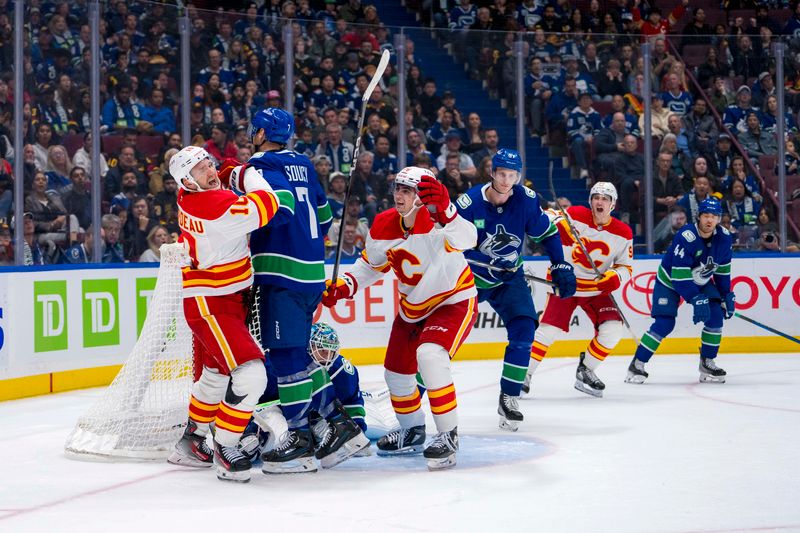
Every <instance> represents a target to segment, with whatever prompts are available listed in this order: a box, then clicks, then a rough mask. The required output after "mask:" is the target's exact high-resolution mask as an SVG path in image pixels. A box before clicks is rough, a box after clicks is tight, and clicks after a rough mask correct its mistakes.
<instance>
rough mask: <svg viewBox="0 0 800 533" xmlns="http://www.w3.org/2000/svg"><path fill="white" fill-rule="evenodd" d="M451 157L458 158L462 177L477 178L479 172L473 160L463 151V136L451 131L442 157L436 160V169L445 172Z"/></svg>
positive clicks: (446, 139) (446, 138)
mask: <svg viewBox="0 0 800 533" xmlns="http://www.w3.org/2000/svg"><path fill="white" fill-rule="evenodd" d="M451 155H455V156H457V157H458V168H459V171H460V172H461V174H462V175H464V176H465V177H466V178H468V179H471V178H474V177H475V175H476V173H477V172H478V170H477V169H476V168H475V164H474V163H473V162H472V159H471V158H470V157H469V156H468V155H467V154H465V153H464V152H462V151H461V135H460V134H459V133H457V132H455V131H450V132H449V133H448V134H447V136H446V137H445V146H444V148H442V155H440V156H439V157H437V158H436V167H437V168H438V169H439V170H443V169H444V168H445V165H446V162H447V158H448V157H449V156H451Z"/></svg>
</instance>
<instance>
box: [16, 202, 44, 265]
mask: <svg viewBox="0 0 800 533" xmlns="http://www.w3.org/2000/svg"><path fill="white" fill-rule="evenodd" d="M22 221H23V222H22V236H23V238H24V239H25V249H24V256H25V259H24V264H25V266H29V265H44V264H45V263H49V262H50V261H49V260H48V258H47V256H46V254H45V253H44V252H43V251H42V248H41V246H39V239H38V238H37V237H38V236H37V234H36V223H35V222H34V220H33V213H30V212H28V211H26V212H24V213H23V214H22ZM11 229H14V219H13V218H12V219H11Z"/></svg>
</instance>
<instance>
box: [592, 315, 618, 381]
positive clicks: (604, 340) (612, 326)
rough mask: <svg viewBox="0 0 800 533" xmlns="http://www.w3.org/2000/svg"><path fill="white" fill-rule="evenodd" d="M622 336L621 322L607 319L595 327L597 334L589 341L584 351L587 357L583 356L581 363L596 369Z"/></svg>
mask: <svg viewBox="0 0 800 533" xmlns="http://www.w3.org/2000/svg"><path fill="white" fill-rule="evenodd" d="M621 336H622V322H620V321H618V320H609V321H607V322H603V323H602V324H600V325H599V326H598V328H597V335H596V336H595V338H593V339H592V340H591V342H589V346H588V347H587V348H586V353H587V355H588V356H589V357H584V358H583V364H585V365H586V367H587V368H589V369H590V370H597V367H598V366H600V363H602V362H603V361H605V360H606V357H608V354H609V353H610V352H611V350H613V349H614V346H616V345H617V343H618V342H619V339H620V337H621Z"/></svg>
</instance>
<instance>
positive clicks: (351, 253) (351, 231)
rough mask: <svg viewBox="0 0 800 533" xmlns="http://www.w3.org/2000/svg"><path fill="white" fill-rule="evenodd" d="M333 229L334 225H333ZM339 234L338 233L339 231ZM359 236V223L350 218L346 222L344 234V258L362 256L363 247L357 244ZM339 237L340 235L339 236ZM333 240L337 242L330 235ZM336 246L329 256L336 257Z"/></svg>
mask: <svg viewBox="0 0 800 533" xmlns="http://www.w3.org/2000/svg"><path fill="white" fill-rule="evenodd" d="M331 230H333V227H331ZM337 235H338V233H337ZM357 237H358V225H357V223H356V222H354V221H353V220H350V219H348V220H347V221H345V223H344V235H342V258H343V259H353V258H358V257H360V256H361V252H362V251H363V248H362V247H360V246H358V245H357V244H356V242H357V240H356V239H357ZM337 238H338V236H337ZM329 239H330V241H331V242H337V241H336V240H334V239H333V237H329ZM335 254H336V248H332V249H331V251H330V253H329V255H328V258H332V257H335Z"/></svg>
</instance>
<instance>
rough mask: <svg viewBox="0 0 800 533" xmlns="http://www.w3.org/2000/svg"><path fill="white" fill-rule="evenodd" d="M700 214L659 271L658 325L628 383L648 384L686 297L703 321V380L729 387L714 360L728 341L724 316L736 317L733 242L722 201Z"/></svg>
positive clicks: (703, 205) (705, 205) (706, 204)
mask: <svg viewBox="0 0 800 533" xmlns="http://www.w3.org/2000/svg"><path fill="white" fill-rule="evenodd" d="M698 211H699V216H698V219H697V222H696V223H693V224H687V225H686V226H684V227H683V228H682V229H681V230H680V231H679V232H678V233H677V234H676V235H675V237H674V238H673V239H672V244H671V245H670V247H669V249H668V250H667V252H666V253H665V254H664V258H663V259H662V260H661V265H659V267H658V273H657V274H656V284H655V287H654V288H653V309H652V310H651V312H650V315H651V316H652V317H653V318H654V319H655V321H654V322H653V325H651V326H650V329H649V330H648V331H647V333H645V334H644V335H643V336H642V341H641V344H639V347H638V348H637V349H636V355H635V356H634V358H633V361H631V364H630V366H629V367H628V377H627V378H626V379H625V381H627V382H628V383H644V381H645V379H647V376H648V374H647V372H645V370H644V364H645V363H646V362H648V361H649V360H650V358H651V357H652V356H653V353H655V351H656V350H658V347H659V346H660V345H661V341H662V340H664V338H665V337H666V336H667V335H669V334H670V333H671V332H672V330H673V329H674V328H675V318H676V317H677V316H678V306H679V305H680V301H681V298H683V299H684V300H686V301H687V302H689V303H690V304H692V308H693V317H692V318H693V320H694V323H695V324H697V323H698V322H703V326H704V327H703V332H702V333H701V334H700V341H701V344H700V381H701V382H717V383H725V376H726V373H725V371H724V370H723V369H721V368H719V367H717V365H716V364H715V363H714V359H716V357H717V352H719V343H720V341H721V340H722V319H723V316H724V318H726V319H728V318H731V317H732V316H733V313H734V311H735V310H736V297H735V295H734V294H733V292H732V291H731V246H732V238H731V234H730V233H729V232H728V230H727V229H725V228H723V227H722V226H720V225H719V220H720V217H721V216H722V205H721V204H720V202H719V200H717V199H716V198H706V199H705V200H703V201H702V202H700V206H699V207H698Z"/></svg>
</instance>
